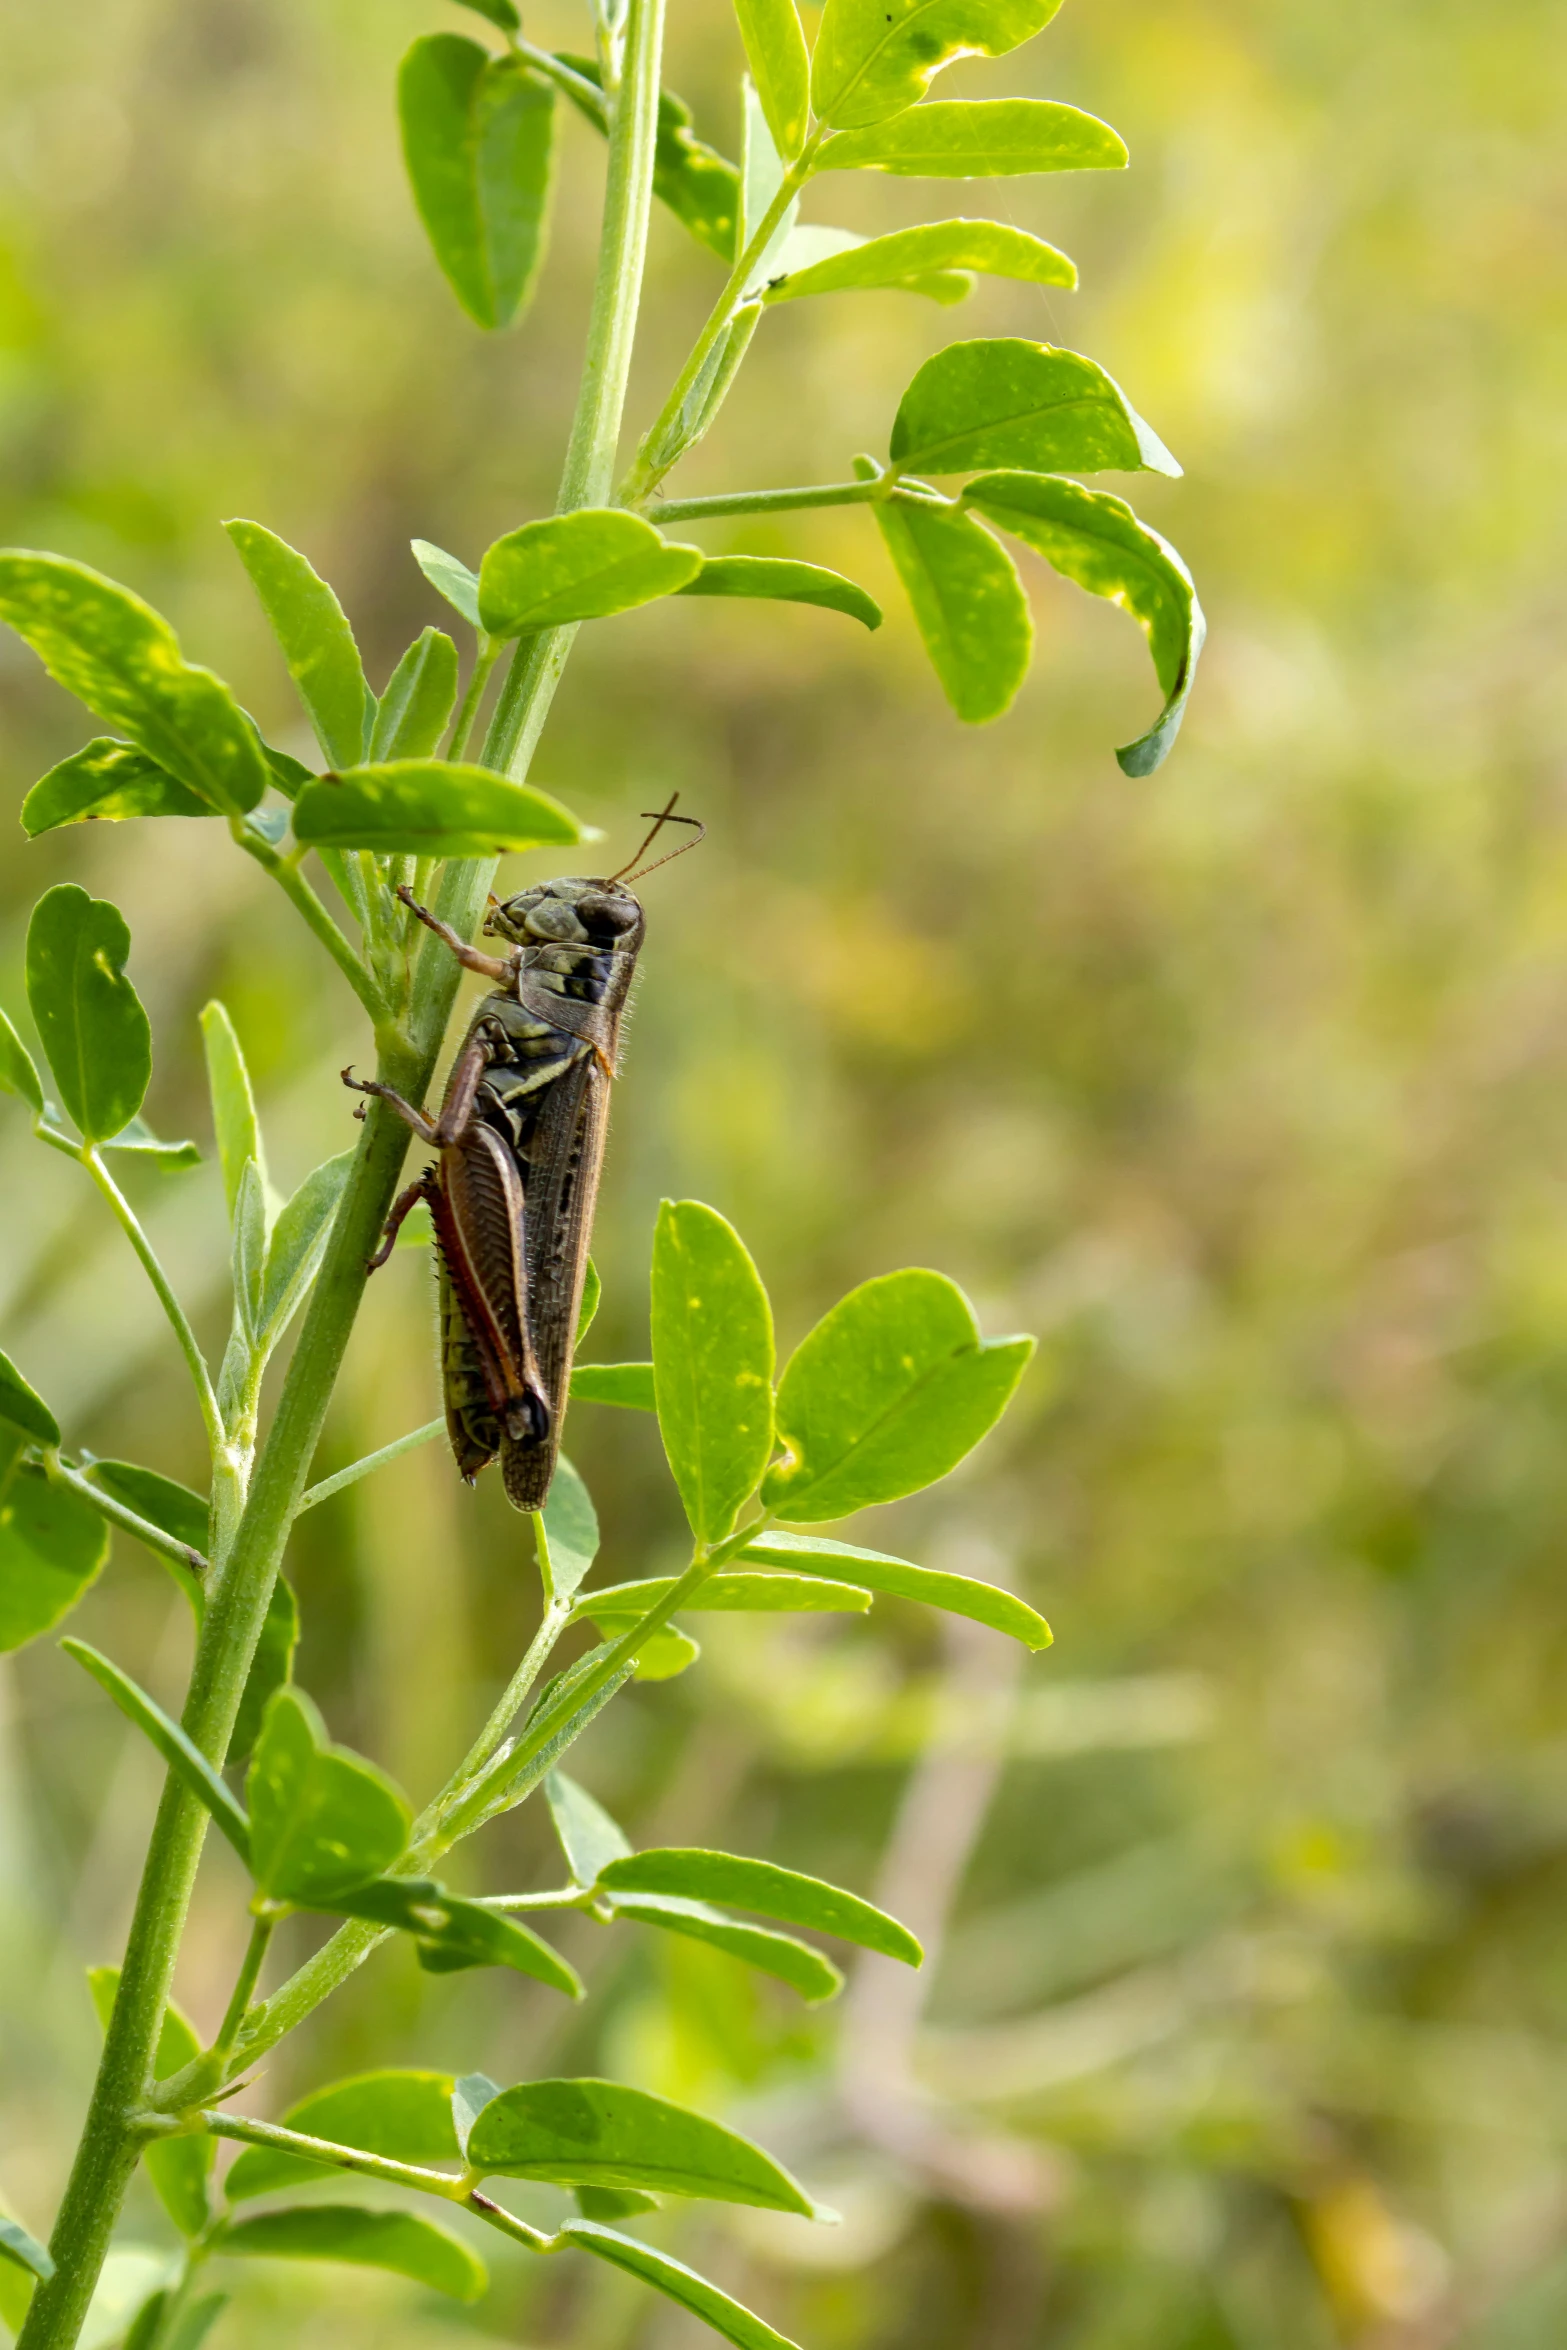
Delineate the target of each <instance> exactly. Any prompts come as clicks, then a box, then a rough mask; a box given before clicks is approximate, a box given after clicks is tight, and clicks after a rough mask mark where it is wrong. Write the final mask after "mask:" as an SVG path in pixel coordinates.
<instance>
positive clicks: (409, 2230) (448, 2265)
mask: <svg viewBox="0 0 1567 2350" xmlns="http://www.w3.org/2000/svg"><path fill="white" fill-rule="evenodd" d="M210 2243H211V2248H212V2250H213V2251H214V2252H221V2253H224V2254H225V2255H239V2256H240V2257H244V2258H255V2257H260V2256H265V2257H267V2258H269V2259H273V2260H345V2261H349V2262H351V2263H352V2264H353V2265H355V2266H356V2267H360V2268H384V2269H390V2270H391V2272H392V2274H393V2275H394V2276H400V2277H411V2278H412V2279H413V2281H414V2283H415V2284H419V2285H429V2286H430V2287H431V2288H432V2289H433V2290H434V2291H435V2292H437V2293H447V2294H449V2295H450V2296H451V2298H452V2299H453V2300H454V2301H477V2300H478V2298H479V2295H480V2294H481V2293H482V2292H483V2291H484V2289H485V2286H486V2285H487V2284H488V2283H489V2281H490V2278H489V2271H488V2270H487V2269H486V2267H485V2265H484V2263H483V2261H482V2260H481V2259H480V2258H479V2256H478V2254H477V2253H475V2252H470V2251H469V2249H468V2247H467V2245H466V2244H464V2243H463V2242H462V2241H461V2240H460V2238H458V2237H456V2236H454V2235H453V2234H452V2232H451V2230H450V2229H449V2228H441V2227H437V2226H436V2224H435V2222H434V2220H429V2219H424V2218H422V2217H421V2216H420V2214H419V2213H418V2212H414V2211H369V2210H366V2209H365V2207H364V2206H363V2205H362V2204H357V2203H309V2204H301V2205H299V2206H298V2207H297V2209H284V2210H282V2211H260V2212H256V2213H255V2214H253V2215H252V2216H251V2217H250V2218H248V2219H236V2220H225V2221H223V2222H222V2224H221V2225H220V2226H219V2227H218V2228H216V2229H215V2230H214V2232H213V2235H212V2237H211V2239H210Z"/></svg>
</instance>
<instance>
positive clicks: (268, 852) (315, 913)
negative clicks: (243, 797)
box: [229, 818, 386, 1021]
mask: <svg viewBox="0 0 1567 2350" xmlns="http://www.w3.org/2000/svg"><path fill="white" fill-rule="evenodd" d="M229 829H230V831H231V832H232V833H233V835H234V838H235V839H236V840H237V841H238V843H239V845H240V847H241V848H242V849H243V850H244V851H245V854H246V855H247V856H249V857H254V858H255V860H256V863H257V864H258V865H259V866H260V867H261V869H262V871H263V872H264V873H270V874H271V876H272V878H273V880H274V881H275V882H276V883H277V885H278V887H279V888H280V889H281V890H282V892H283V894H284V896H285V897H286V898H287V899H288V900H289V902H290V904H291V905H293V906H294V907H295V908H297V910H298V912H299V913H300V914H302V915H303V916H304V919H305V921H306V923H307V924H308V925H309V927H310V929H311V930H313V931H314V933H315V935H316V937H317V938H318V939H319V940H320V942H321V944H322V945H323V946H324V947H325V948H326V951H327V953H328V954H329V955H330V956H331V958H332V960H333V962H334V963H335V964H336V965H337V967H338V969H339V971H341V972H342V974H343V977H344V978H345V979H346V980H347V982H348V984H349V986H350V987H351V988H352V989H353V991H354V993H355V995H356V996H357V997H358V998H359V1001H360V1002H361V1003H362V1004H363V1006H364V1008H365V1010H366V1011H367V1012H368V1013H369V1015H370V1017H371V1019H372V1020H376V1021H379V1020H380V1019H381V1018H382V1017H383V1016H384V1014H385V1011H386V1006H385V1004H384V1003H383V1001H382V998H381V992H380V990H379V988H378V987H377V986H376V984H375V981H374V979H373V978H372V976H371V974H370V971H369V969H368V967H367V965H366V964H364V963H363V962H362V961H361V960H360V958H359V956H358V955H356V954H355V952H354V950H353V948H352V947H351V946H350V944H349V942H348V940H347V939H346V938H345V937H344V936H343V933H342V932H341V931H340V930H339V929H338V927H337V924H336V923H335V922H334V921H333V919H332V917H331V915H330V914H329V913H328V912H327V910H326V908H325V906H323V904H322V903H321V900H320V899H319V898H318V897H317V896H316V893H315V891H314V890H313V889H312V888H311V886H310V884H309V882H308V881H307V880H306V879H305V877H304V875H303V874H302V873H301V872H300V870H299V867H298V866H297V865H296V864H295V863H294V861H293V859H292V858H291V857H282V856H279V854H278V852H277V850H276V849H275V848H274V847H273V846H272V843H271V842H270V841H269V840H263V839H262V837H261V835H260V833H258V832H253V831H252V830H251V828H250V826H249V825H248V824H245V823H242V822H241V821H240V820H239V819H238V818H236V819H235V821H234V822H233V824H231V825H230V827H229ZM367 918H368V916H367Z"/></svg>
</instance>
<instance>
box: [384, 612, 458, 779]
mask: <svg viewBox="0 0 1567 2350" xmlns="http://www.w3.org/2000/svg"><path fill="white" fill-rule="evenodd" d="M456 703H457V647H456V646H455V645H454V644H453V643H452V640H451V638H450V637H449V636H446V635H444V634H443V633H442V631H441V630H440V629H438V628H427V629H425V630H424V632H423V634H422V635H420V636H417V637H415V639H414V641H413V643H412V644H411V645H410V646H409V648H408V650H407V652H406V653H405V654H404V655H403V657H402V659H401V660H400V661H399V662H398V664H397V667H396V668H395V669H394V670H393V671H392V674H391V676H390V678H389V679H388V680H387V687H386V691H385V693H384V694H383V695H382V696H381V704H380V708H379V709H378V710H377V711H376V716H375V725H374V726H373V727H372V728H371V730H370V756H371V758H372V759H373V760H384V759H426V758H428V757H429V756H430V754H431V753H432V752H433V751H434V750H435V749H436V748H437V747H438V745H439V743H440V740H441V737H442V735H443V734H444V733H445V731H446V722H447V720H448V719H449V718H450V717H451V714H452V711H453V709H454V708H455V707H456Z"/></svg>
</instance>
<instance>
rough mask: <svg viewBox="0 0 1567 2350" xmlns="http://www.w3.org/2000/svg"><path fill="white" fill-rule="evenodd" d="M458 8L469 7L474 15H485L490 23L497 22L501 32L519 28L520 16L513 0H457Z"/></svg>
mask: <svg viewBox="0 0 1567 2350" xmlns="http://www.w3.org/2000/svg"><path fill="white" fill-rule="evenodd" d="M457 5H458V7H459V8H471V9H472V10H473V13H474V15H475V16H487V17H488V18H489V20H490V22H491V24H498V25H499V26H500V28H501V30H502V32H503V33H515V32H517V31H519V30H520V29H521V25H522V18H521V17H520V16H519V14H518V13H517V9H516V6H515V4H514V0H457Z"/></svg>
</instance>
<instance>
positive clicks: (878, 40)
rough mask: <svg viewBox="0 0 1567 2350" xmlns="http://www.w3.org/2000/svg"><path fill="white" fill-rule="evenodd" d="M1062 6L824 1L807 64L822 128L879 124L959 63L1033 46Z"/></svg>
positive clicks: (1037, 0) (1020, 0)
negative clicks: (813, 50)
mask: <svg viewBox="0 0 1567 2350" xmlns="http://www.w3.org/2000/svg"><path fill="white" fill-rule="evenodd" d="M1060 5H1061V0H890V5H888V0H827V5H826V7H825V8H824V9H823V11H822V24H821V31H820V32H819V33H818V34H817V36H816V54H815V57H814V58H813V60H812V65H811V96H812V99H813V100H814V102H815V106H816V111H817V113H818V114H819V115H820V116H821V119H822V121H823V122H826V123H831V124H832V125H833V127H834V129H850V128H855V127H858V126H860V125H863V124H867V123H877V122H885V121H886V120H887V118H888V116H889V115H896V114H902V113H904V112H905V111H906V110H907V109H908V108H909V107H911V106H913V105H915V104H916V103H917V101H918V100H919V99H921V98H923V97H924V95H925V93H926V91H927V90H928V89H929V88H930V85H931V83H932V81H933V80H934V79H935V77H936V75H937V74H938V73H940V71H941V69H942V67H943V66H944V65H950V64H951V63H952V61H953V59H954V58H957V57H1001V56H1004V55H1005V54H1006V52H1007V51H1008V50H1009V49H1016V48H1018V47H1019V46H1020V45H1021V44H1022V43H1023V42H1024V41H1031V40H1032V39H1033V37H1034V35H1035V34H1036V33H1038V32H1043V30H1044V28H1045V26H1046V25H1047V24H1048V23H1049V22H1050V19H1051V18H1052V17H1053V16H1054V15H1055V12H1056V10H1057V9H1058V8H1059V7H1060Z"/></svg>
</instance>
